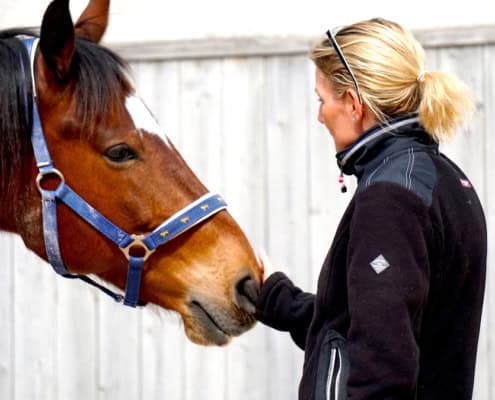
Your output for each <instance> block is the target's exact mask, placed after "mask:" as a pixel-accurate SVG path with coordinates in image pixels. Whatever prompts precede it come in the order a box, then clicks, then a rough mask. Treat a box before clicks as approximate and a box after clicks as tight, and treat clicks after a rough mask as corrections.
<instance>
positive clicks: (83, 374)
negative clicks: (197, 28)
mask: <svg viewBox="0 0 495 400" xmlns="http://www.w3.org/2000/svg"><path fill="white" fill-rule="evenodd" d="M417 34H418V37H419V38H420V39H421V41H422V42H423V43H424V44H425V46H426V47H427V52H428V58H429V69H433V68H442V69H446V70H450V71H453V72H456V73H457V74H459V76H460V77H461V78H463V79H464V80H465V81H466V82H467V83H468V84H469V85H470V86H471V87H472V88H473V91H474V94H475V96H476V100H477V105H478V111H477V114H476V116H475V119H474V120H473V121H472V123H471V124H470V125H469V126H468V127H467V128H466V129H464V130H462V131H460V132H459V135H458V136H457V138H456V139H455V140H454V141H453V142H452V143H450V144H449V145H447V146H445V147H444V152H446V153H447V154H448V155H449V156H451V157H452V158H453V159H454V160H455V161H457V162H458V163H459V164H460V165H461V166H462V167H463V168H464V170H465V171H466V172H467V174H468V175H469V176H470V177H471V179H472V181H473V183H474V184H475V186H476V188H477V190H478V193H479V195H480V197H481V199H482V202H483V204H484V206H485V211H486V216H487V220H488V229H489V240H490V243H492V242H493V239H494V233H495V232H494V229H493V226H494V224H493V222H494V217H495V188H494V183H495V168H493V167H494V165H493V163H494V162H495V161H494V155H495V141H494V139H493V138H492V137H491V135H490V133H491V131H492V130H493V128H494V127H495V117H493V113H492V110H493V109H494V106H495V104H494V102H495V98H494V93H495V80H494V78H493V72H494V71H495V43H494V42H495V28H490V27H488V28H487V27H485V28H476V29H465V30H463V31H462V32H457V31H450V30H444V31H435V32H418V33H417ZM310 43H311V40H308V39H305V38H285V39H283V40H281V39H266V38H258V39H243V40H220V39H219V40H216V41H206V40H202V41H194V42H191V41H189V42H173V43H155V44H149V45H144V46H143V45H141V46H139V47H136V46H132V45H129V46H120V47H119V48H116V50H117V51H118V52H120V53H121V54H123V55H124V56H125V57H126V58H128V59H130V60H131V66H132V68H133V71H134V76H135V78H136V81H137V85H138V88H139V92H140V94H141V95H142V97H144V98H145V100H146V101H147V103H148V104H149V106H150V107H151V109H152V110H153V111H154V113H155V114H156V116H157V117H158V119H159V120H160V122H161V124H162V126H163V127H164V128H165V131H166V132H167V134H168V136H169V137H170V138H171V139H172V141H173V142H174V143H175V144H176V146H177V147H178V149H179V150H180V151H181V153H182V155H183V156H184V157H185V159H186V161H188V163H189V164H190V165H191V167H192V168H193V169H194V170H195V171H196V172H197V174H198V175H199V177H200V178H201V179H202V180H203V181H204V182H205V183H206V185H207V186H208V187H209V188H210V189H211V190H214V191H219V192H220V193H222V194H223V195H224V197H225V198H226V199H227V201H228V202H229V205H230V212H231V213H232V214H233V215H234V217H236V218H237V220H238V221H239V223H240V224H241V226H242V227H243V228H244V229H245V231H246V233H247V235H248V237H249V239H250V240H251V242H252V244H253V246H255V247H259V246H263V247H265V248H266V249H267V251H268V253H269V254H270V255H271V256H272V258H273V260H274V262H275V263H276V264H277V265H280V266H281V267H282V268H283V269H284V270H285V271H286V272H287V273H288V274H289V275H290V276H291V277H292V278H293V280H294V281H295V282H296V283H297V284H299V285H300V286H301V287H302V288H303V289H305V290H308V291H314V289H315V286H316V279H317V276H318V271H319V267H320V265H321V263H322V261H323V258H324V256H325V254H326V252H327V250H328V247H329V245H330V242H331V240H332V236H333V233H334V231H335V229H336V226H337V223H338V221H339V219H340V216H341V214H342V213H343V210H344V209H345V207H346V204H347V203H348V201H349V199H350V198H351V195H352V188H353V187H354V184H353V182H351V180H352V179H351V178H347V181H348V186H350V187H351V190H350V193H347V194H341V193H340V191H339V186H338V184H337V176H338V170H337V167H336V165H335V162H334V151H333V143H332V141H331V139H330V137H329V135H328V133H327V132H326V131H325V130H324V129H323V128H322V127H321V126H320V125H319V123H318V122H317V121H316V114H317V106H318V104H317V101H316V95H315V94H314V91H313V88H314V82H313V73H314V70H313V66H312V64H311V62H310V61H308V59H307V57H306V53H307V49H308V48H309V44H310ZM489 252H490V253H489V262H488V282H487V292H486V304H485V309H484V318H483V326H482V333H481V338H480V346H479V354H478V369H477V376H476V389H475V399H481V400H489V399H492V398H495V386H494V385H493V379H492V377H493V376H495V375H494V374H495V370H494V368H495V366H494V362H495V354H493V346H494V344H495V342H494V341H493V339H492V337H493V334H492V333H491V332H493V331H494V326H493V325H494V318H495V299H494V296H493V286H494V285H495V275H494V272H493V269H492V268H491V266H492V265H493V261H494V254H493V248H492V247H490V250H489ZM0 254H1V255H2V261H3V265H2V268H1V269H0V398H1V399H12V400H13V399H15V400H27V399H29V400H31V399H43V400H44V399H47V400H48V399H49V400H52V399H64V400H65V399H74V400H76V399H81V400H83V399H84V400H90V399H105V400H110V399H119V400H122V399H123V400H126V399H146V400H148V399H167V400H179V399H180V400H183V399H184V400H188V399H191V400H192V399H198V398H200V399H205V400H208V399H212V400H213V399H215V400H221V399H224V400H226V399H236V400H237V399H238V400H261V399H263V400H265V399H277V400H278V399H291V398H292V399H295V398H296V393H297V382H298V380H299V376H300V371H301V367H302V356H303V354H302V352H301V351H300V350H299V349H298V348H297V347H296V346H295V345H294V344H293V343H292V342H291V340H290V338H289V337H288V335H287V334H282V333H278V332H275V331H272V330H269V329H268V328H266V327H264V326H262V325H257V326H256V327H255V328H254V329H253V330H251V331H250V332H248V333H247V334H245V335H243V336H242V337H240V338H237V339H235V340H234V341H233V343H232V344H231V345H229V346H228V347H226V348H221V349H217V348H203V347H199V346H196V345H194V344H192V343H190V342H188V341H187V339H186V338H185V335H184V334H183V331H182V327H181V324H180V321H179V319H178V317H176V316H175V315H173V314H171V313H163V312H156V311H155V310H149V309H144V310H132V309H128V308H126V307H122V306H119V305H116V304H114V303H113V302H112V301H111V300H110V299H108V298H107V297H106V296H104V295H102V294H100V293H99V292H96V291H94V290H93V289H91V288H89V287H86V286H85V285H84V284H82V283H79V282H73V281H67V280H64V279H62V278H59V277H57V276H55V274H54V273H53V272H52V270H51V268H50V267H49V266H48V265H47V264H45V263H44V262H41V261H40V260H39V259H37V258H36V257H35V256H34V255H33V254H31V253H30V252H28V251H27V250H25V248H24V246H23V244H22V242H21V241H20V240H19V239H18V238H14V237H13V236H9V235H6V234H1V236H0Z"/></svg>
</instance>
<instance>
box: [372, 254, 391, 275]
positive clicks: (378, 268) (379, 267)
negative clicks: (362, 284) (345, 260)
mask: <svg viewBox="0 0 495 400" xmlns="http://www.w3.org/2000/svg"><path fill="white" fill-rule="evenodd" d="M370 266H371V268H373V270H374V271H375V272H376V273H377V274H381V273H382V272H383V271H385V270H386V269H387V268H388V267H390V263H389V262H388V261H387V259H386V258H385V257H383V255H381V254H380V255H379V256H378V257H376V258H375V259H374V260H373V261H371V262H370Z"/></svg>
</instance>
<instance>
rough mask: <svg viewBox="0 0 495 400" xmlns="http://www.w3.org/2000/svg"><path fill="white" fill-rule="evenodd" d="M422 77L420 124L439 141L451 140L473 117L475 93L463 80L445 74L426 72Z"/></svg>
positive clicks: (419, 109) (420, 83) (419, 79)
mask: <svg viewBox="0 0 495 400" xmlns="http://www.w3.org/2000/svg"><path fill="white" fill-rule="evenodd" d="M421 75H422V76H420V77H419V78H418V84H419V85H420V89H421V90H420V93H421V94H420V103H419V108H418V112H419V119H420V122H421V124H422V125H423V126H424V127H425V129H426V131H427V132H429V133H430V135H431V136H432V137H433V138H434V139H435V141H436V142H442V141H444V140H446V139H450V138H452V137H453V136H454V134H455V132H456V128H457V127H459V126H460V125H462V124H463V123H465V122H466V121H467V120H468V118H470V117H471V115H472V114H473V111H474V104H473V101H472V98H471V93H470V91H469V89H468V88H467V86H466V85H464V84H463V83H462V82H461V81H460V80H459V79H457V78H456V77H454V76H453V75H450V74H447V73H445V72H441V71H426V72H423V73H422V74H421Z"/></svg>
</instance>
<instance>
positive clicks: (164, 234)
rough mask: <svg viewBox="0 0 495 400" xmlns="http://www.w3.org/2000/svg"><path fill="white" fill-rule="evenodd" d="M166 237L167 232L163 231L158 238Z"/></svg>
mask: <svg viewBox="0 0 495 400" xmlns="http://www.w3.org/2000/svg"><path fill="white" fill-rule="evenodd" d="M167 235H168V231H163V232H161V233H160V236H161V237H165V236H167Z"/></svg>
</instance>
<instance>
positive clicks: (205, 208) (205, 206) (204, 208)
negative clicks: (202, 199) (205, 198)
mask: <svg viewBox="0 0 495 400" xmlns="http://www.w3.org/2000/svg"><path fill="white" fill-rule="evenodd" d="M208 208H210V206H209V205H208V204H205V205H203V206H201V209H202V210H203V211H206V210H208Z"/></svg>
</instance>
